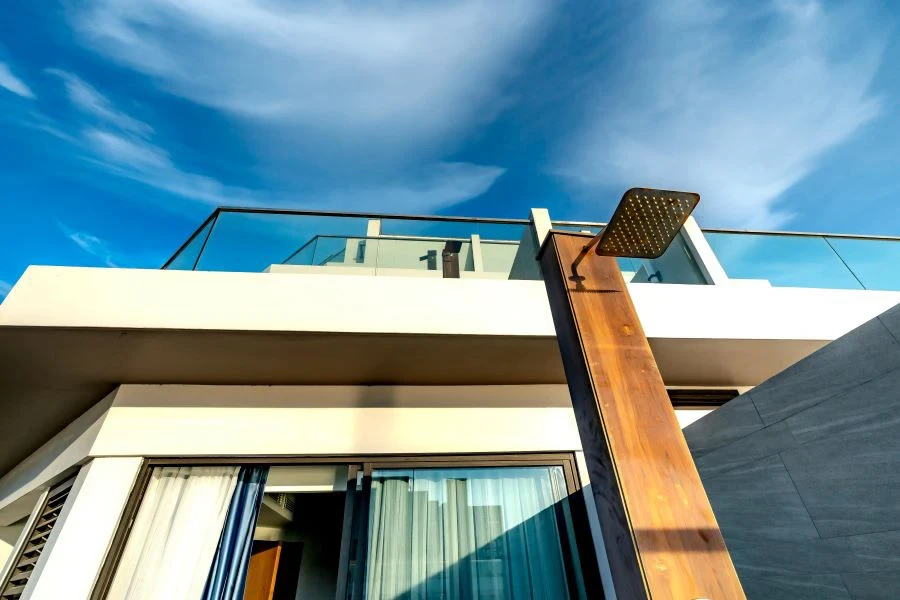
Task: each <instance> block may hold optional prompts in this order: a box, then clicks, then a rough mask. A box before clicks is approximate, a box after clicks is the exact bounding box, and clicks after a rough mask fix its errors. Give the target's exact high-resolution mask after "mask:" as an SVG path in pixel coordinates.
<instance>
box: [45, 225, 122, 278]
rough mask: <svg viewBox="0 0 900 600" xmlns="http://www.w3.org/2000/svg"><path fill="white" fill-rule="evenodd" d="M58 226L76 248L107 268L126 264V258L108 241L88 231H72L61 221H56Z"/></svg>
mask: <svg viewBox="0 0 900 600" xmlns="http://www.w3.org/2000/svg"><path fill="white" fill-rule="evenodd" d="M56 225H57V227H59V228H60V230H61V231H62V232H63V233H64V234H65V236H66V237H67V238H69V239H70V240H72V242H73V243H74V244H75V245H76V246H78V247H79V248H81V249H82V250H83V251H85V252H87V253H88V254H90V255H92V256H94V257H96V258H98V259H99V260H100V261H101V262H103V264H105V265H106V266H107V267H119V266H123V264H122V263H123V262H126V260H127V259H126V257H125V256H123V255H121V254H119V253H117V252H116V251H114V250H113V249H112V247H111V246H110V244H109V242H107V241H106V240H103V239H100V238H99V237H97V236H96V235H93V234H90V233H88V232H86V231H79V230H76V229H72V228H71V227H69V226H68V225H66V224H65V223H63V222H62V221H59V220H57V221H56ZM123 259H125V260H123Z"/></svg>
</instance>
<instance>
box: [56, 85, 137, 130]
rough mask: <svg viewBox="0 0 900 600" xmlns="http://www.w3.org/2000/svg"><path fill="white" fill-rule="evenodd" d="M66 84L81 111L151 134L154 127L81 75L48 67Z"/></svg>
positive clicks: (115, 125)
mask: <svg viewBox="0 0 900 600" xmlns="http://www.w3.org/2000/svg"><path fill="white" fill-rule="evenodd" d="M46 71H47V73H50V74H51V75H56V76H57V77H59V78H60V79H62V80H63V82H64V83H65V85H66V92H67V93H68V95H69V100H70V101H71V102H72V104H74V105H75V106H77V107H78V108H79V109H80V110H81V111H83V112H85V113H87V114H91V115H94V116H95V117H97V119H99V120H100V121H101V122H102V123H104V124H105V125H108V126H114V127H117V128H119V129H121V130H123V131H127V132H129V133H134V134H137V135H140V136H144V137H146V136H149V135H151V134H152V133H153V128H152V127H150V126H149V125H147V124H146V123H144V122H143V121H139V120H137V119H135V118H134V117H132V116H130V115H128V114H126V113H124V112H122V111H121V110H119V109H117V108H116V107H115V106H113V104H112V102H110V101H109V99H108V98H107V97H106V96H104V95H103V94H101V93H100V92H98V91H97V90H96V89H95V88H94V87H93V86H92V85H90V84H88V83H87V82H86V81H84V80H82V79H81V78H80V77H77V76H76V75H73V74H72V73H68V72H66V71H63V70H60V69H46Z"/></svg>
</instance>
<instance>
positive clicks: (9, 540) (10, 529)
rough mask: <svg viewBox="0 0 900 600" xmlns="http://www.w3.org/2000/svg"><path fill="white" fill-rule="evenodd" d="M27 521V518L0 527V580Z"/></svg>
mask: <svg viewBox="0 0 900 600" xmlns="http://www.w3.org/2000/svg"><path fill="white" fill-rule="evenodd" d="M27 521H28V517H25V518H24V519H21V520H19V521H17V522H16V523H13V524H12V525H7V526H5V527H0V579H2V578H3V574H4V573H5V572H6V567H7V566H8V565H7V564H6V562H7V561H8V560H9V557H10V555H11V554H12V551H13V548H14V547H15V545H16V542H17V541H18V540H19V536H20V535H21V534H22V530H23V529H24V528H25V523H26V522H27Z"/></svg>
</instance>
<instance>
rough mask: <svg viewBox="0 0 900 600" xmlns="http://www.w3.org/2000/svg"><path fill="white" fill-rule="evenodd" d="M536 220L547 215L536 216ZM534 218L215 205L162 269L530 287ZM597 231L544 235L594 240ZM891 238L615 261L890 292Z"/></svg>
mask: <svg viewBox="0 0 900 600" xmlns="http://www.w3.org/2000/svg"><path fill="white" fill-rule="evenodd" d="M544 214H546V213H544ZM535 223H536V222H535V220H534V219H483V218H466V217H444V216H427V217H425V216H409V215H386V214H374V213H372V214H365V213H333V212H331V213H330V212H317V211H300V210H267V209H245V208H220V209H217V210H216V211H214V212H213V214H212V215H210V217H209V218H208V219H207V220H206V221H205V222H204V223H203V224H202V225H201V226H200V228H199V229H197V231H195V232H194V234H193V235H192V236H191V237H190V238H189V239H188V240H187V242H185V244H184V245H183V246H182V247H181V248H179V249H178V251H177V252H176V253H175V254H174V255H173V256H172V258H171V259H169V260H168V261H167V262H166V264H165V265H164V266H163V268H164V269H168V270H194V271H226V272H257V273H260V272H273V273H284V272H297V273H340V274H348V275H349V274H358V275H391V276H409V277H413V276H416V277H438V278H440V277H443V276H444V275H445V265H446V263H447V261H450V262H451V263H452V264H453V265H455V269H451V272H452V273H454V275H453V276H456V275H455V273H456V272H457V271H458V273H459V277H460V278H463V279H466V278H478V279H540V278H541V274H540V271H539V269H538V268H537V265H536V264H535V261H534V260H533V258H534V254H535V252H536V251H537V248H536V239H537V237H538V236H537V231H538V229H540V226H539V225H536V224H535ZM603 225H604V224H603V223H590V222H573V221H553V222H549V221H548V222H547V227H546V228H545V230H546V229H547V228H550V227H552V228H553V229H560V230H571V231H580V232H591V233H596V232H598V231H600V229H601V228H602V227H603ZM898 264H900V238H891V237H875V236H850V235H836V234H809V233H783V232H762V231H736V230H722V229H707V230H703V231H702V232H701V231H700V230H699V228H693V229H691V227H688V228H686V229H685V230H684V231H682V232H681V234H679V236H678V237H676V239H675V241H674V243H673V244H672V246H671V247H670V248H669V250H668V251H667V252H666V253H665V254H664V255H663V256H661V257H660V258H658V259H656V260H636V259H625V258H623V259H619V266H620V268H621V270H622V273H623V275H624V276H625V278H626V280H627V281H629V282H631V283H676V284H723V283H739V284H751V285H763V286H775V287H800V288H823V289H850V290H853V289H855V290H886V291H900V269H897V268H896V267H895V265H898Z"/></svg>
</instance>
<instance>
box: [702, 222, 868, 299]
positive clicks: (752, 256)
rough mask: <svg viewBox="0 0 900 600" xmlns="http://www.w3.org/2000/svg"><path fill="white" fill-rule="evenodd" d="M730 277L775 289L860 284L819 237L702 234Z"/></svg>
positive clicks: (858, 287) (725, 233)
mask: <svg viewBox="0 0 900 600" xmlns="http://www.w3.org/2000/svg"><path fill="white" fill-rule="evenodd" d="M705 236H706V239H707V241H708V242H709V245H710V246H711V247H712V249H713V252H714V253H715V254H716V256H717V257H718V259H719V262H720V263H721V265H722V267H723V268H724V269H725V272H726V273H727V274H728V276H729V277H731V278H733V279H762V280H767V281H769V282H770V283H771V284H772V285H775V286H786V287H814V288H836V289H861V288H862V285H860V283H859V281H857V280H856V278H855V277H854V276H853V274H852V273H851V272H850V270H849V269H848V268H847V267H846V266H845V265H844V263H843V262H842V261H841V259H840V258H839V257H838V255H837V254H836V253H835V251H834V250H833V249H832V248H831V246H829V245H828V242H827V241H826V240H825V238H823V237H820V236H799V235H779V234H760V233H730V232H711V231H710V232H705Z"/></svg>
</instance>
